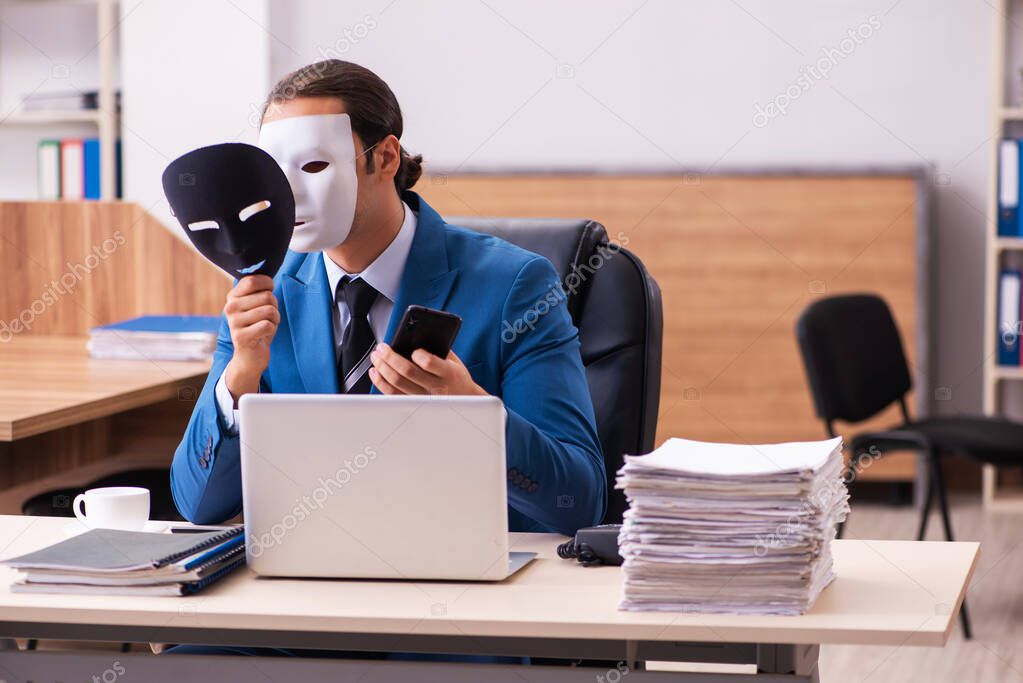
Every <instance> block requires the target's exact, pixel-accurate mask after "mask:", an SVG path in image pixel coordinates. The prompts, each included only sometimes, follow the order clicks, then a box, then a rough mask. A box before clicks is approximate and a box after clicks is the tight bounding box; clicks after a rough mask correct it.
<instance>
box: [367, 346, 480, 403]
mask: <svg viewBox="0 0 1023 683" xmlns="http://www.w3.org/2000/svg"><path fill="white" fill-rule="evenodd" d="M369 357H370V360H372V361H373V367H371V368H370V369H369V378H370V380H372V381H373V384H374V385H375V386H376V388H377V389H379V390H380V393H382V394H443V395H447V396H486V395H487V392H486V391H484V390H483V387H481V386H480V385H478V384H476V382H474V381H473V379H472V375H470V374H469V371H468V370H467V369H466V368H465V365H463V364H462V361H461V359H459V357H458V356H456V355H455V352H454V351H452V352H450V353H448V357H447V358H440V357H438V356H435V355H433V354H432V353H429V352H427V351H424V350H423V349H416V350H415V351H413V352H412V361H409V360H406V359H405V358H404V357H402V356H400V355H398V354H397V353H395V351H394V350H393V349H392V348H391V347H390V346H388V345H387V344H377V346H376V348H375V349H373V352H372V353H371V354H370V356H369Z"/></svg>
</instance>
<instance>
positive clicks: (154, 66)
mask: <svg viewBox="0 0 1023 683" xmlns="http://www.w3.org/2000/svg"><path fill="white" fill-rule="evenodd" d="M121 18H122V22H121V51H122V55H123V58H122V61H123V69H122V70H123V74H122V78H123V81H124V102H123V117H122V130H121V135H122V145H123V152H122V153H123V155H124V168H125V169H126V173H125V176H124V197H125V199H129V200H133V201H136V202H138V203H140V204H141V205H142V206H144V207H146V208H147V209H149V211H151V212H152V213H154V214H155V215H157V216H158V217H159V218H161V219H163V220H164V221H165V222H166V223H167V224H168V225H170V226H173V227H172V229H173V231H174V233H175V234H176V235H178V236H179V237H180V236H181V235H180V231H179V228H178V227H177V223H176V222H175V221H174V219H173V218H172V217H171V215H170V209H169V208H168V206H167V202H166V200H165V199H164V197H163V189H162V187H161V185H160V176H161V174H162V173H163V169H164V168H165V167H166V166H167V164H168V163H170V162H171V161H172V160H173V159H175V158H176V157H178V156H180V155H181V154H184V153H185V152H187V151H189V150H191V149H194V148H196V147H201V146H203V145H210V144H214V143H218V142H228V141H241V142H254V141H255V138H256V132H255V128H253V127H252V126H250V125H249V124H248V117H249V112H250V110H251V107H252V106H254V103H258V102H262V99H263V98H264V97H265V96H266V92H267V90H268V89H269V87H270V82H269V54H270V53H269V43H270V40H271V38H270V36H269V34H268V33H267V30H266V29H265V28H264V27H266V26H267V25H268V17H267V2H266V0H148V1H146V0H122V2H121Z"/></svg>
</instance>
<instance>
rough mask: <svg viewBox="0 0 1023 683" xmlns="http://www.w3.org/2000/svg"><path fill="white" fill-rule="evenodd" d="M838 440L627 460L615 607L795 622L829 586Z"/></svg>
mask: <svg viewBox="0 0 1023 683" xmlns="http://www.w3.org/2000/svg"><path fill="white" fill-rule="evenodd" d="M843 465H844V461H843V459H842V440H841V439H840V438H835V439H831V440H830V441H817V442H810V443H786V444H771V445H764V446H739V445H731V444H719V443H703V442H700V441H688V440H686V439H669V440H668V441H666V442H665V443H664V444H663V445H662V446H661V447H660V448H658V449H657V450H655V451H654V452H653V453H650V454H649V455H641V456H626V458H625V465H624V466H623V467H622V469H621V471H620V472H619V473H618V488H621V489H624V490H625V495H626V497H627V498H628V500H629V504H630V507H629V510H627V511H626V513H625V520H624V524H623V525H622V531H621V536H620V538H619V545H620V546H621V548H620V550H621V555H622V557H623V558H625V564H624V571H625V581H624V595H623V598H622V602H621V605H620V608H621V609H626V610H636V611H640V610H660V611H671V612H675V611H679V612H710V613H738V614H801V613H803V612H805V611H807V610H808V609H809V608H810V607H811V606H812V605H813V603H814V601H815V600H816V599H817V596H818V595H820V593H821V591H822V590H824V588H825V587H826V586H827V585H828V584H829V583H830V582H831V581H832V580H833V579H834V578H835V575H834V573H833V572H832V560H831V549H830V545H831V541H832V539H834V538H835V532H836V528H837V525H838V523H839V522H841V521H843V520H845V517H846V515H847V514H848V512H849V504H848V499H849V495H848V492H847V491H846V486H845V482H844V480H843V478H842V470H843Z"/></svg>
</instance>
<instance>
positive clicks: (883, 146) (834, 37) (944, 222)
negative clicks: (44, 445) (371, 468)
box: [271, 0, 994, 411]
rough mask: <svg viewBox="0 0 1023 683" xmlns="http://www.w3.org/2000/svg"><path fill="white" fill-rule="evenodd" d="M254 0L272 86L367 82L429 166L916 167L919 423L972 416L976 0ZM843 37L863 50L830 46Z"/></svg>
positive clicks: (984, 139) (978, 316)
mask: <svg viewBox="0 0 1023 683" xmlns="http://www.w3.org/2000/svg"><path fill="white" fill-rule="evenodd" d="M271 2H272V4H271V19H272V28H273V32H274V35H275V38H276V40H275V41H274V42H273V44H272V45H273V47H272V60H271V66H272V70H273V74H274V77H275V78H277V77H280V76H281V75H282V74H283V73H285V72H286V71H287V70H289V69H291V68H294V67H297V66H299V65H301V64H303V63H305V62H308V61H311V60H314V59H318V58H322V57H324V56H340V57H341V58H344V59H349V60H351V61H356V62H359V63H361V64H364V65H366V66H368V67H370V68H372V69H373V70H375V71H376V72H377V73H379V74H380V75H381V76H382V77H383V78H384V79H385V80H386V81H387V82H388V83H389V84H390V85H391V87H392V88H393V89H394V91H395V92H396V94H397V95H398V98H399V100H400V102H401V104H402V107H403V109H404V111H405V115H406V133H405V135H404V141H405V142H406V145H407V146H408V147H410V148H411V149H412V150H414V151H416V152H420V153H422V154H424V155H425V156H426V158H427V160H428V161H429V162H431V166H432V168H434V169H435V170H445V169H446V170H452V169H456V168H458V169H463V170H466V169H504V168H522V169H550V168H588V167H598V168H599V167H603V168H619V169H620V168H630V169H650V168H672V167H679V166H682V167H685V168H687V169H693V168H697V169H702V168H707V167H709V166H711V165H715V164H716V165H717V166H718V167H719V168H748V167H765V166H788V165H794V164H807V165H814V166H821V167H834V166H841V165H865V164H871V165H873V164H933V165H935V173H937V174H941V181H940V182H941V183H948V184H935V186H934V188H933V189H934V194H935V195H936V206H935V209H936V211H937V215H938V220H937V225H936V232H937V234H936V236H935V243H936V251H937V255H936V260H935V264H934V267H935V268H936V278H935V281H936V286H937V289H936V292H935V296H936V304H937V305H936V309H935V310H936V318H937V319H936V330H937V335H936V337H935V338H934V340H933V349H934V353H935V355H936V367H937V368H938V370H937V373H936V377H933V378H932V385H933V386H936V387H949V388H951V390H952V400H951V401H950V402H947V403H946V402H942V403H939V404H937V407H938V408H939V409H942V410H945V411H949V410H979V408H980V396H981V394H980V388H981V358H982V356H981V353H982V351H981V336H982V335H981V332H982V329H983V307H982V301H983V266H984V263H983V233H984V220H985V218H984V211H985V193H986V189H987V185H986V183H987V174H988V170H989V169H988V165H989V163H990V162H989V158H990V157H989V154H990V152H989V149H990V148H989V144H990V143H989V142H988V140H989V137H990V135H991V131H990V120H991V118H990V117H991V111H990V107H991V76H990V72H991V56H992V55H991V47H990V46H991V42H992V35H993V34H992V29H993V25H994V24H993V19H994V16H993V15H994V9H993V8H992V7H990V6H989V5H987V4H986V3H980V2H975V1H974V0H943V1H942V2H941V3H940V4H939V3H934V2H932V1H930V0H883V1H881V2H876V1H875V2H868V1H854V0H844V1H833V2H827V3H823V2H820V1H819V0H786V1H784V2H779V1H778V0H737V1H736V2H707V1H706V0H702V1H697V0H682V1H679V0H650V1H649V2H642V1H641V0H629V1H624V0H623V1H621V2H609V1H603V2H594V1H593V0H561V1H559V2H549V1H545V0H485V1H482V0H432V1H431V2H429V3H423V2H414V1H412V0H393V2H392V1H391V0H374V1H368V0H356V1H352V2H345V3H337V2H330V1H329V0H307V1H305V2H285V1H283V0H271ZM871 17H874V19H871ZM861 25H866V27H865V28H864V29H863V32H864V34H869V35H870V37H869V38H866V39H863V38H860V40H859V43H857V42H851V43H850V41H847V42H846V43H845V45H843V39H846V38H847V37H848V35H847V34H848V31H849V30H854V31H855V30H857V29H858V28H859V27H861ZM850 44H851V46H852V47H851V50H849V49H847V50H846V51H847V52H849V54H848V55H847V56H841V57H839V56H833V59H832V60H831V61H833V62H834V64H833V68H832V69H831V71H830V74H829V76H828V78H826V79H820V80H817V79H816V78H815V77H814V76H813V75H810V76H809V82H810V83H811V84H810V85H809V87H808V88H806V89H804V90H802V92H801V93H800V96H799V97H798V98H797V99H795V100H794V101H792V102H791V104H790V106H789V107H788V110H787V113H786V114H784V115H782V116H778V117H777V118H774V119H771V120H770V121H768V122H767V125H762V127H758V126H756V125H754V121H753V116H754V113H755V112H756V111H757V110H756V105H757V104H760V105H762V106H766V105H767V103H768V102H769V101H772V100H773V99H774V98H775V97H776V96H777V95H779V94H781V93H784V92H785V91H786V89H787V88H789V86H791V85H793V84H796V83H797V79H799V78H800V76H803V75H806V72H804V71H801V69H803V68H804V67H806V66H807V65H814V64H815V63H816V62H817V60H818V59H819V58H821V57H822V56H823V55H824V52H823V51H824V50H826V49H828V48H838V49H842V48H843V47H845V48H849V47H850ZM832 54H833V55H834V53H832ZM559 66H560V69H559ZM757 123H759V124H763V123H764V121H763V120H758V121H757Z"/></svg>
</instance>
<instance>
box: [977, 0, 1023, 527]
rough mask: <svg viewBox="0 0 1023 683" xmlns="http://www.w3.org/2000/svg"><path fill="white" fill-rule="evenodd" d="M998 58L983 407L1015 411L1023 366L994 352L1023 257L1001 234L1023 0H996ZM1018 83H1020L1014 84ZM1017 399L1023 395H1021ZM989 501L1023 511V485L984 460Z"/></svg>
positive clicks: (1022, 247)
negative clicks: (1003, 168) (1005, 142)
mask: <svg viewBox="0 0 1023 683" xmlns="http://www.w3.org/2000/svg"><path fill="white" fill-rule="evenodd" d="M992 5H993V7H994V9H995V12H994V13H993V14H994V17H995V19H994V22H995V26H994V41H993V43H994V60H993V70H992V71H993V83H992V92H993V97H994V106H993V107H992V111H993V121H992V131H993V133H992V136H991V177H990V182H989V191H988V199H987V201H988V212H987V215H988V220H987V221H986V225H985V230H986V231H987V233H986V238H987V239H986V242H987V249H986V261H987V262H986V264H985V272H986V282H985V297H984V298H985V306H984V309H985V310H984V412H985V413H986V414H988V415H1007V416H1010V417H1014V418H1020V417H1023V416H1021V415H1019V414H1010V413H1011V412H1016V413H1018V411H1011V410H1010V405H1009V404H1010V400H1009V399H1010V398H1012V397H1017V396H1023V367H1007V366H1002V365H999V364H998V358H997V354H996V352H995V350H996V347H997V343H998V337H997V328H998V289H999V272H1000V270H1001V267H1002V266H1003V265H1004V264H1005V263H1006V261H1007V260H1013V261H1015V262H1023V237H1001V236H999V235H998V219H997V216H998V149H999V143H1000V142H1001V140H1002V138H1003V137H1007V136H1011V137H1023V94H1021V93H1020V86H1021V85H1023V73H1021V72H1020V68H1021V67H1023V58H1021V55H1020V54H1019V52H1018V48H1019V47H1021V46H1019V45H1013V44H1012V43H1011V42H1010V40H1009V37H1010V27H1012V26H1013V25H1016V26H1018V23H1016V19H1017V18H1016V17H1015V16H1014V13H1017V12H1018V10H1020V9H1021V5H1020V0H1016V2H1013V0H994V2H993V3H992ZM1014 83H1015V87H1013V84H1014ZM1016 402H1017V403H1018V402H1019V400H1018V399H1017V401H1016ZM982 487H983V489H982V490H983V500H984V505H985V507H988V508H991V509H1001V510H1016V511H1023V487H1021V486H1019V485H1018V484H1017V485H1005V483H1004V482H1002V481H1000V477H999V471H998V469H997V468H996V467H994V466H991V465H985V466H984V471H983V475H982Z"/></svg>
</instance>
